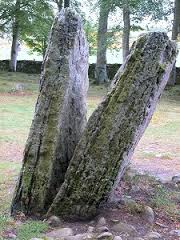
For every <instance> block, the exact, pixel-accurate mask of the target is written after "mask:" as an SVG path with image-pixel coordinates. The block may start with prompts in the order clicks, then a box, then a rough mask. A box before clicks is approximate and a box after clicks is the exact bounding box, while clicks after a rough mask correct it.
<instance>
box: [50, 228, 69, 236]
mask: <svg viewBox="0 0 180 240" xmlns="http://www.w3.org/2000/svg"><path fill="white" fill-rule="evenodd" d="M72 235H73V230H72V229H71V228H60V229H57V230H53V231H51V232H49V233H47V234H46V236H47V237H52V238H61V237H68V236H72Z"/></svg>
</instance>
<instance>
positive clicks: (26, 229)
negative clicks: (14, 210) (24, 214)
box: [17, 221, 48, 240]
mask: <svg viewBox="0 0 180 240" xmlns="http://www.w3.org/2000/svg"><path fill="white" fill-rule="evenodd" d="M47 230H48V224H47V223H45V222H41V221H28V222H26V223H24V224H23V225H21V226H20V227H19V228H18V229H17V238H18V240H28V239H31V238H34V237H36V238H38V237H40V236H41V235H42V233H44V232H45V231H47Z"/></svg>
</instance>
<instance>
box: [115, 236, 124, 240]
mask: <svg viewBox="0 0 180 240" xmlns="http://www.w3.org/2000/svg"><path fill="white" fill-rule="evenodd" d="M113 240H122V238H121V237H120V236H115V237H114V238H113Z"/></svg>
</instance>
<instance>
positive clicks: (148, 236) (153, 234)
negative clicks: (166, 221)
mask: <svg viewBox="0 0 180 240" xmlns="http://www.w3.org/2000/svg"><path fill="white" fill-rule="evenodd" d="M161 238H162V236H161V234H160V233H158V232H149V233H148V234H146V236H145V239H148V240H151V239H161Z"/></svg>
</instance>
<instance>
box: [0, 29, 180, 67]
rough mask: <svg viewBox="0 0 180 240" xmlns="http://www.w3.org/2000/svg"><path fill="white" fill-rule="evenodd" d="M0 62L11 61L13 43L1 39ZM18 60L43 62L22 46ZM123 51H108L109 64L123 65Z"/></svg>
mask: <svg viewBox="0 0 180 240" xmlns="http://www.w3.org/2000/svg"><path fill="white" fill-rule="evenodd" d="M139 34H140V33H139V32H137V33H133V38H132V39H133V40H135V39H136V38H137V37H138V35H139ZM0 49H1V50H0V60H7V59H10V52H11V43H10V42H8V40H5V39H0ZM178 49H179V52H180V43H178ZM18 60H35V61H42V56H40V55H39V54H38V53H37V54H36V53H33V54H32V53H31V52H30V49H29V48H28V47H27V46H26V45H23V44H21V46H20V49H19V53H18ZM95 62H96V56H90V57H89V63H95ZM122 62H123V59H122V49H120V50H119V51H116V50H107V63H109V64H114V63H122ZM176 66H177V67H180V53H179V54H178V57H177V63H176Z"/></svg>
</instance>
